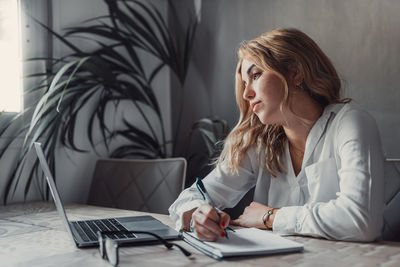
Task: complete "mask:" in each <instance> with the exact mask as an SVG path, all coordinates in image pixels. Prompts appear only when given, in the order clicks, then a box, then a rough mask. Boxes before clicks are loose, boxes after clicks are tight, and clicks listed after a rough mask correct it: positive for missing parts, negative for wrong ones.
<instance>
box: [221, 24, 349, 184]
mask: <svg viewBox="0 0 400 267" xmlns="http://www.w3.org/2000/svg"><path fill="white" fill-rule="evenodd" d="M238 57H239V61H238V65H237V68H236V86H235V87H236V102H237V105H238V107H239V110H240V118H239V122H238V123H237V124H236V126H235V127H234V128H233V130H232V131H231V133H230V134H229V135H228V137H227V138H226V140H225V144H224V149H223V150H222V152H221V155H220V156H219V158H218V159H217V161H216V164H220V163H226V164H227V166H228V169H229V170H230V171H231V172H233V173H237V172H238V169H239V164H240V162H241V161H242V159H243V157H244V155H245V154H246V152H247V150H248V149H249V148H250V147H252V146H255V147H256V151H257V152H256V153H257V156H258V160H259V163H260V166H265V167H266V169H267V170H268V172H270V173H271V175H272V176H273V177H276V174H277V171H278V172H281V173H284V172H285V171H286V170H285V169H284V167H283V164H282V155H283V152H284V148H285V144H286V140H287V137H286V135H285V132H284V130H283V128H282V126H281V125H276V124H267V125H265V124H262V123H261V122H260V120H259V119H258V117H257V116H256V115H255V114H254V113H253V111H252V110H251V108H250V106H249V102H248V101H246V100H245V99H243V92H244V85H243V79H242V76H241V66H242V62H243V60H244V59H248V60H251V61H253V62H254V63H255V64H256V65H257V66H258V67H260V68H262V69H264V70H272V71H274V72H275V73H277V74H278V76H280V77H281V79H282V81H283V83H284V88H285V92H284V98H283V101H282V103H281V110H282V107H283V105H288V104H289V98H290V96H291V92H290V88H293V87H294V84H293V81H292V80H291V78H290V74H291V73H293V71H295V72H296V73H300V75H301V77H303V81H302V83H301V85H300V87H301V88H302V90H305V91H306V92H307V93H308V94H309V95H310V97H311V98H312V99H313V100H314V101H315V102H316V103H318V104H319V105H320V106H321V107H326V106H327V105H329V104H332V103H345V102H349V101H350V99H341V98H340V89H341V82H340V78H339V76H338V74H337V72H336V70H335V68H334V67H333V64H332V63H331V61H330V60H329V58H328V57H327V56H326V55H325V54H324V52H322V50H321V49H320V48H319V47H318V45H317V44H316V43H315V42H314V41H313V40H312V39H311V38H310V37H308V36H307V35H306V34H305V33H303V32H301V31H299V30H297V29H275V30H273V31H270V32H267V33H265V34H262V35H261V36H259V37H257V38H255V39H253V40H251V41H248V42H243V43H242V44H241V45H240V47H239V50H238ZM289 108H290V107H289Z"/></svg>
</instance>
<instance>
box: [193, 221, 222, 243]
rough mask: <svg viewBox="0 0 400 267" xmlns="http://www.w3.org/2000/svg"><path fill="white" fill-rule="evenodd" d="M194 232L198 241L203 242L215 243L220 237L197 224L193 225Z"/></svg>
mask: <svg viewBox="0 0 400 267" xmlns="http://www.w3.org/2000/svg"><path fill="white" fill-rule="evenodd" d="M194 232H195V234H196V235H197V237H198V238H199V239H201V240H204V241H216V240H218V237H219V235H220V234H216V233H215V232H213V231H210V230H209V229H208V228H206V227H204V226H203V225H201V224H197V223H194Z"/></svg>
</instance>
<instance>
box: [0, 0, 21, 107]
mask: <svg viewBox="0 0 400 267" xmlns="http://www.w3.org/2000/svg"><path fill="white" fill-rule="evenodd" d="M19 29H20V27H19V12H18V1H17V0H0V112H2V111H5V112H20V111H21V109H22V74H21V73H22V71H21V70H22V66H21V59H20V58H21V49H20V47H21V46H20V30H19Z"/></svg>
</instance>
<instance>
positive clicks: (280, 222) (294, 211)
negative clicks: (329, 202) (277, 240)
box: [272, 206, 306, 234]
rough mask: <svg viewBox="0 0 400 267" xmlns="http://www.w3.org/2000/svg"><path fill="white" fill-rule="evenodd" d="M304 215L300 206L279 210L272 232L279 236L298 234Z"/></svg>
mask: <svg viewBox="0 0 400 267" xmlns="http://www.w3.org/2000/svg"><path fill="white" fill-rule="evenodd" d="M305 215H306V213H305V212H304V210H303V207H301V206H292V207H283V208H280V209H279V210H278V211H277V212H276V214H275V217H274V222H273V225H272V230H273V231H274V232H278V233H279V234H295V233H298V232H299V230H300V229H301V224H302V222H303V221H304V217H305Z"/></svg>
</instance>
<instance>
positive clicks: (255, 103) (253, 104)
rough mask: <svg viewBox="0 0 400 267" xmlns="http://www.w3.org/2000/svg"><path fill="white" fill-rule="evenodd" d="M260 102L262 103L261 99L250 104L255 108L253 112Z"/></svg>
mask: <svg viewBox="0 0 400 267" xmlns="http://www.w3.org/2000/svg"><path fill="white" fill-rule="evenodd" d="M259 103H261V101H256V102H253V103H251V104H250V107H251V109H252V110H253V112H254V109H255V107H256V105H257V104H259Z"/></svg>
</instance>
